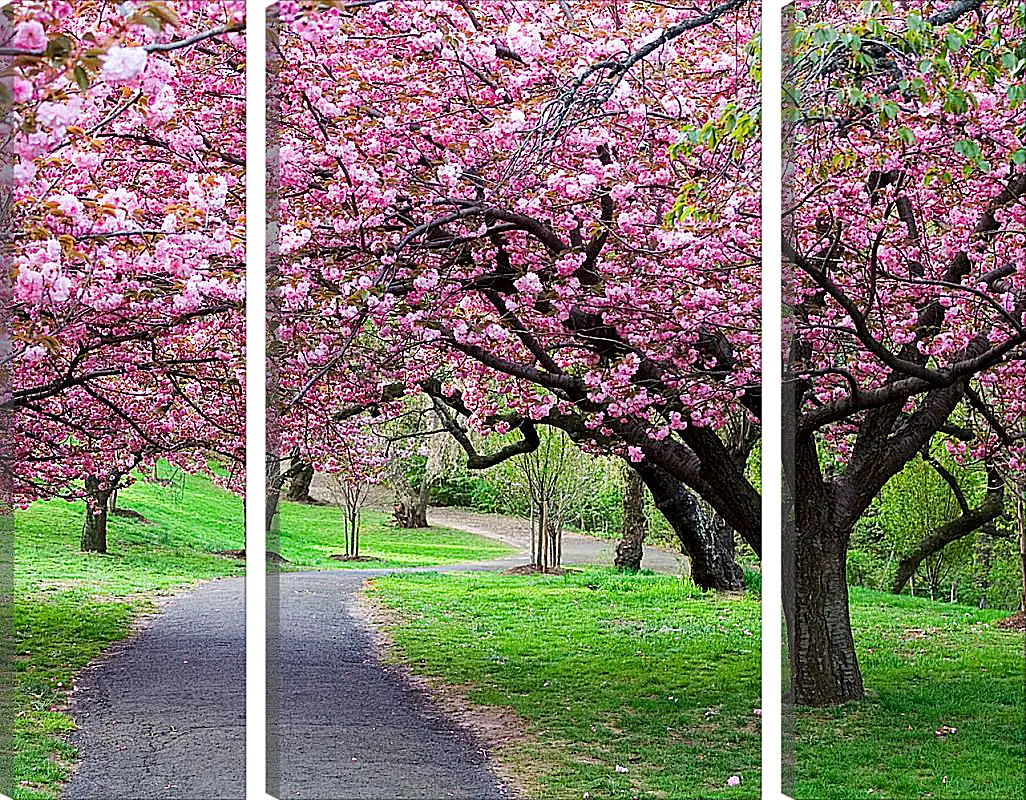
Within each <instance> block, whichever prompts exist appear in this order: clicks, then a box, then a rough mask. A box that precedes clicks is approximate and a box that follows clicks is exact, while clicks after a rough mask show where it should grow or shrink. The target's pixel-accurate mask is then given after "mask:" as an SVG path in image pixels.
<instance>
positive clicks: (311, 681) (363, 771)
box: [268, 570, 508, 800]
mask: <svg viewBox="0 0 1026 800" xmlns="http://www.w3.org/2000/svg"><path fill="white" fill-rule="evenodd" d="M374 574H379V575H380V574H384V573H383V572H373V571H364V570H360V571H349V572H317V573H286V574H283V575H281V576H280V588H279V591H280V596H281V604H280V609H281V619H280V622H279V630H280V632H281V633H280V636H281V639H280V642H279V647H278V652H280V654H281V667H280V670H281V672H280V675H281V679H280V680H281V695H280V697H281V706H280V718H279V721H278V724H277V725H275V724H274V723H272V725H271V732H270V736H271V742H272V744H271V749H272V754H271V766H270V769H269V770H268V772H269V777H270V783H269V787H268V788H269V790H270V791H271V793H272V794H275V795H276V796H278V797H280V798H283V800H286V799H287V798H309V799H310V800H313V799H314V798H316V799H317V800H375V799H376V798H392V799H393V800H394V799H395V798H402V799H403V800H419V799H421V798H423V800H442V798H465V800H493V798H495V799H497V798H503V797H507V796H508V793H507V791H506V790H505V788H504V787H503V786H502V785H501V784H500V782H499V781H498V779H497V778H496V777H495V776H494V775H493V774H492V772H491V771H490V769H489V767H488V760H487V757H486V755H485V753H484V752H483V751H482V750H481V749H480V748H479V747H478V746H477V744H475V742H474V741H473V740H472V739H471V738H470V736H469V735H468V734H467V733H466V732H465V731H462V730H460V729H459V728H457V727H456V726H455V725H454V724H453V723H452V722H450V721H448V720H446V719H445V718H444V717H442V716H440V715H438V714H436V713H434V712H433V711H432V710H431V708H430V707H429V705H428V703H427V701H426V699H425V697H424V696H423V695H422V694H421V693H420V692H418V691H417V690H415V689H414V688H412V687H410V686H408V685H406V684H405V683H404V682H403V681H402V680H401V679H400V678H398V677H396V676H395V675H394V674H393V673H392V672H388V671H386V670H384V669H382V667H381V665H380V664H379V663H378V661H377V659H376V657H375V654H374V650H373V646H372V644H371V641H370V638H369V637H368V635H367V632H366V631H365V629H364V628H363V626H362V624H361V623H360V622H359V621H358V617H357V616H356V615H355V614H354V605H355V603H356V592H357V591H358V590H359V588H360V586H361V585H362V583H363V581H364V580H365V579H366V578H367V577H368V576H370V575H374ZM272 652H273V651H272ZM273 672H274V670H271V673H272V674H273ZM275 739H277V741H278V747H277V748H274V746H273V741H274V740H275ZM276 761H277V763H275V762H276Z"/></svg>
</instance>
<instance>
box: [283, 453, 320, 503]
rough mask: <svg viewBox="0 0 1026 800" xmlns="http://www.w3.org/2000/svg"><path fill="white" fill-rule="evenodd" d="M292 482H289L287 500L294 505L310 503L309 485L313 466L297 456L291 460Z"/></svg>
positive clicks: (311, 500)
mask: <svg viewBox="0 0 1026 800" xmlns="http://www.w3.org/2000/svg"><path fill="white" fill-rule="evenodd" d="M289 471H290V472H291V473H292V480H291V481H290V482H289V492H288V495H286V496H287V498H288V499H289V500H291V501H292V502H294V503H310V502H313V498H312V497H310V484H311V482H312V481H313V477H314V468H313V464H310V463H309V462H306V461H303V460H302V459H300V458H299V457H298V456H294V457H293V458H292V464H291V469H290V470H289Z"/></svg>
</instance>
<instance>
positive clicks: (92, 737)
mask: <svg viewBox="0 0 1026 800" xmlns="http://www.w3.org/2000/svg"><path fill="white" fill-rule="evenodd" d="M430 521H431V523H432V524H433V525H439V526H445V527H450V528H456V529H461V530H465V531H469V532H472V533H478V534H481V535H484V536H489V537H490V538H494V539H501V540H503V541H506V542H507V543H509V544H511V545H513V546H514V547H516V548H517V550H518V551H517V552H516V553H514V554H512V555H510V556H508V557H506V558H503V559H500V560H498V561H493V562H487V563H481V564H462V565H452V566H449V567H444V568H437V567H426V568H415V569H410V570H338V571H326V572H309V573H306V572H295V573H284V574H282V575H280V576H276V577H275V578H273V579H271V581H270V585H269V596H268V600H269V601H271V603H272V604H271V607H272V608H273V607H274V605H273V597H274V596H275V594H277V596H278V598H279V603H278V604H277V608H278V615H279V616H278V618H277V619H274V618H271V619H269V620H268V630H269V631H270V632H271V636H272V641H270V642H269V643H268V655H269V662H268V684H269V687H275V686H276V687H278V689H279V694H278V698H279V702H278V703H274V702H273V700H272V701H271V702H269V713H270V717H271V719H270V720H269V725H268V737H269V738H268V745H269V764H268V782H269V786H268V789H269V791H270V792H271V793H272V794H274V795H275V796H277V797H280V798H282V800H291V799H292V798H303V800H375V799H376V798H402V799H403V800H443V799H444V798H464V799H465V800H493V799H494V800H498V799H499V798H504V797H508V796H509V795H510V790H509V789H508V788H507V787H506V786H504V785H503V783H502V782H501V781H500V780H499V778H497V777H496V776H495V774H494V773H493V772H492V770H491V768H490V765H489V762H488V758H487V755H486V753H485V752H484V751H483V750H482V749H481V748H480V747H479V745H478V744H477V743H476V742H475V741H474V740H473V738H472V737H471V735H470V734H469V733H468V732H467V731H465V730H462V729H461V728H460V727H459V726H458V725H457V724H455V723H453V722H452V721H450V720H449V719H448V718H447V717H445V716H444V715H441V714H439V713H437V711H436V710H435V709H433V708H432V707H431V704H430V700H429V699H428V698H427V697H425V695H424V694H423V692H421V691H420V690H418V689H416V688H414V687H412V686H411V685H409V684H407V683H406V682H405V681H403V679H402V678H401V677H399V676H398V675H397V674H396V673H395V672H393V671H389V670H386V669H385V668H384V667H382V665H381V664H380V662H379V661H378V658H377V655H376V653H375V649H374V645H373V642H372V640H371V636H370V633H369V632H368V630H367V628H366V627H365V623H364V622H362V621H361V619H362V616H361V615H360V613H359V612H358V608H357V603H358V600H357V593H358V591H359V589H360V587H361V586H362V585H363V582H364V581H365V580H366V579H367V578H369V577H373V576H375V575H384V574H388V573H389V572H393V571H394V572H407V571H411V572H426V571H451V570H465V569H506V568H509V567H514V566H518V565H520V564H526V563H527V561H528V560H529V559H528V553H527V552H525V549H526V548H529V541H530V540H529V539H528V536H529V530H530V529H529V527H528V526H527V522H526V521H524V520H519V519H516V518H513V517H501V516H499V515H492V514H476V513H473V512H466V511H461V510H458V509H441V508H439V509H435V508H433V509H431V511H430ZM613 545H614V543H612V542H608V541H603V540H599V539H593V538H591V537H587V536H577V535H571V534H566V535H565V538H564V543H563V555H564V562H565V563H567V564H587V563H592V564H610V563H612V557H613ZM644 566H646V567H648V568H651V569H654V570H656V571H659V572H667V573H679V572H680V569H681V560H680V557H679V556H677V555H676V554H674V553H672V552H669V551H665V550H659V549H658V548H646V552H645V562H644ZM244 588H245V584H244V580H243V579H241V578H229V579H223V580H217V581H211V582H209V583H205V584H202V585H200V586H198V587H197V588H195V589H193V590H191V591H189V592H186V593H184V594H181V595H179V596H177V597H175V598H174V599H173V600H171V601H170V602H169V603H167V605H166V606H165V608H164V609H163V611H162V613H160V614H158V615H157V616H155V617H154V618H153V619H152V620H150V621H149V622H148V623H147V624H146V625H145V626H144V627H143V629H142V630H141V632H139V633H138V634H137V635H136V636H134V637H133V638H131V639H129V640H128V641H127V642H124V643H121V644H119V645H116V646H115V648H114V649H113V651H112V653H111V654H110V655H109V657H108V658H106V659H105V660H104V661H103V662H101V663H99V664H98V665H96V666H94V667H91V668H89V669H88V670H86V671H85V672H84V673H82V674H81V675H80V676H79V677H78V678H77V679H76V684H75V692H74V694H73V696H72V704H71V713H72V715H73V716H74V718H75V720H76V723H77V725H78V729H77V730H76V731H75V733H74V734H73V735H72V743H73V744H74V745H75V746H76V747H78V748H79V751H80V754H81V758H82V760H81V761H80V763H79V764H78V766H77V768H76V770H75V773H74V775H73V776H72V779H71V780H70V782H69V783H68V784H67V785H66V786H65V789H64V792H63V793H62V798H63V800H150V798H168V800H176V799H177V800H235V799H236V798H239V799H240V800H241V798H242V797H244V795H245V748H244V745H245V680H244V676H245V605H244ZM275 631H276V632H277V636H278V638H277V640H274V632H275ZM275 655H277V656H278V659H277V660H275V658H274V657H275ZM271 697H272V698H273V697H274V694H273V692H272V694H271Z"/></svg>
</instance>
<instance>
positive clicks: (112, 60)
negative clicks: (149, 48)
mask: <svg viewBox="0 0 1026 800" xmlns="http://www.w3.org/2000/svg"><path fill="white" fill-rule="evenodd" d="M146 59H147V53H146V50H145V49H144V48H142V47H112V48H110V50H108V51H107V52H106V53H104V55H103V56H102V57H101V60H102V61H103V76H104V77H105V78H108V79H110V80H112V81H130V80H132V79H133V78H135V77H137V76H138V75H140V74H141V73H142V71H143V70H144V69H146Z"/></svg>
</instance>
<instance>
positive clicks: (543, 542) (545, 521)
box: [538, 500, 549, 572]
mask: <svg viewBox="0 0 1026 800" xmlns="http://www.w3.org/2000/svg"><path fill="white" fill-rule="evenodd" d="M538 549H539V551H541V571H542V572H548V571H549V514H548V508H546V503H545V501H544V500H542V501H541V511H540V513H539V514H538Z"/></svg>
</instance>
